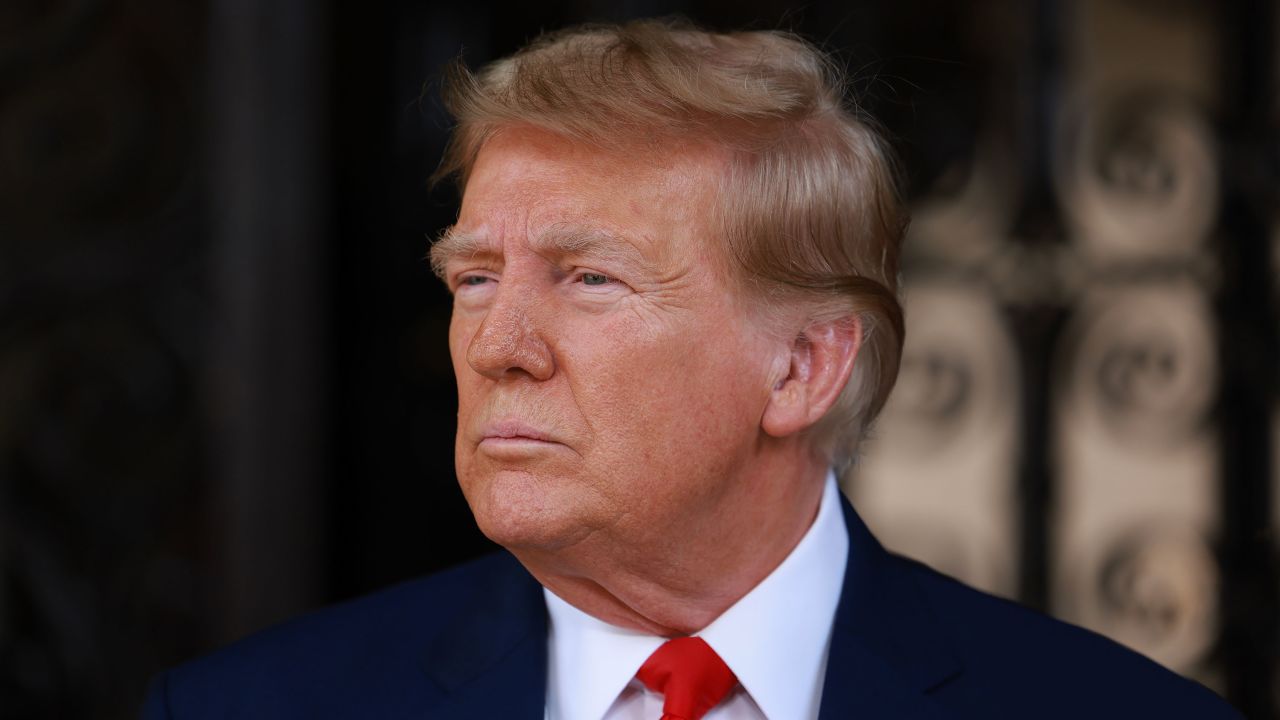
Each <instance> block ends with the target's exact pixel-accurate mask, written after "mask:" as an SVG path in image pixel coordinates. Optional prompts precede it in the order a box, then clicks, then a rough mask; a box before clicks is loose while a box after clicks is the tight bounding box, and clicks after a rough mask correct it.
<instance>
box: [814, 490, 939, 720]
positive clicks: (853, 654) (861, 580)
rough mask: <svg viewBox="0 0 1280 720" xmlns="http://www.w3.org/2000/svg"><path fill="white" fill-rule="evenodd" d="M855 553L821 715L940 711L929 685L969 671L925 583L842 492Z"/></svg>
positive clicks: (833, 718) (826, 718)
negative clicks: (949, 643)
mask: <svg viewBox="0 0 1280 720" xmlns="http://www.w3.org/2000/svg"><path fill="white" fill-rule="evenodd" d="M840 501H841V509H842V510H843V511H844V520H845V525H846V526H847V527H848V531H849V559H848V564H847V566H846V568H845V575H844V587H843V589H842V590H841V593H840V603H839V605H837V607H836V617H835V624H834V626H833V628H832V633H831V651H830V654H829V656H828V660H827V671H826V677H825V679H824V684H823V691H822V709H821V712H820V713H819V718H820V719H821V720H841V719H843V718H854V717H856V718H867V719H868V720H869V719H871V718H938V717H947V716H948V713H947V712H946V711H945V710H944V709H942V708H941V707H940V706H939V705H937V704H935V703H934V702H933V701H932V700H930V699H929V697H928V695H927V694H926V693H927V692H928V691H929V690H931V689H933V688H935V687H937V686H939V685H941V684H942V683H944V682H946V681H948V680H949V679H951V678H953V677H955V676H956V675H958V674H959V673H960V672H961V667H960V663H959V661H958V660H957V659H956V658H955V657H954V656H953V655H952V654H951V653H950V652H949V651H948V649H947V648H946V645H945V642H944V640H943V637H944V636H943V635H942V633H941V632H940V630H939V629H938V628H937V621H936V619H935V618H934V616H933V613H932V611H931V610H930V609H929V607H928V605H927V603H926V600H925V598H924V597H923V596H922V595H921V591H920V590H919V589H918V588H917V586H916V585H915V582H914V581H913V580H912V578H911V577H910V576H909V575H908V574H907V572H906V571H905V569H904V568H905V566H903V565H901V564H898V563H897V562H895V561H894V559H893V558H891V557H890V556H889V554H888V553H887V552H886V551H885V550H884V548H882V547H881V546H880V543H879V542H878V541H877V540H876V539H875V537H874V536H872V535H871V532H870V531H869V530H868V529H867V527H866V525H865V524H863V522H862V519H861V518H859V517H858V515H857V513H855V512H854V511H853V507H852V506H850V505H849V502H848V501H847V500H845V498H844V496H843V495H841V497H840Z"/></svg>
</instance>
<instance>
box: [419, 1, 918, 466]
mask: <svg viewBox="0 0 1280 720" xmlns="http://www.w3.org/2000/svg"><path fill="white" fill-rule="evenodd" d="M845 93H846V82H845V78H844V75H843V73H842V72H841V71H840V69H839V68H838V67H837V66H836V65H835V64H834V63H833V62H832V61H831V59H830V58H828V57H827V56H826V55H825V54H824V53H823V52H822V51H820V50H818V49H817V48H816V47H814V46H813V45H811V44H809V43H808V42H806V41H804V40H803V39H801V38H799V37H797V36H796V35H793V34H790V33H786V32H779V31H767V32H734V33H724V34H721V33H711V32H705V31H702V30H700V29H697V28H696V27H693V26H692V25H689V24H688V23H685V22H683V21H667V20H663V21H657V20H642V21H634V22H629V23H626V24H623V25H586V26H579V27H574V28H570V29H567V30H562V31H559V32H554V33H550V34H546V35H543V36H542V37H540V38H538V39H537V40H535V41H534V42H532V43H531V44H529V45H528V46H527V47H525V48H524V49H522V50H520V51H519V52H517V53H516V54H515V55H513V56H511V57H508V58H505V59H502V60H498V61H496V62H494V63H492V64H490V65H488V66H487V67H485V68H484V69H482V70H481V71H480V72H479V73H472V72H470V71H469V70H468V69H467V68H466V66H465V65H464V64H463V63H462V62H461V60H459V61H457V62H455V63H454V64H453V66H452V67H451V68H450V71H449V73H448V74H447V77H446V81H445V87H444V98H445V104H446V107H447V108H448V109H449V111H450V112H451V113H452V114H453V116H454V117H455V118H456V120H457V126H456V128H455V130H454V132H453V135H452V137H451V138H450V142H449V145H448V148H447V150H446V151H445V155H444V159H443V160H442V162H441V165H440V168H439V170H437V172H436V174H435V178H434V179H435V180H439V179H441V178H444V177H449V176H455V177H456V178H457V180H458V182H459V187H460V188H465V186H466V182H467V178H468V176H469V173H470V171H471V168H472V166H473V164H474V163H475V160H476V156H477V154H478V153H479V151H480V148H481V147H482V146H483V145H484V143H485V141H486V140H487V139H488V138H490V137H492V135H493V134H494V133H495V132H497V131H499V130H500V129H502V128H503V127H511V126H516V125H522V126H532V127H536V128H540V129H543V130H546V131H549V132H552V133H556V134H559V135H562V136H565V137H568V138H572V139H575V140H577V141H581V142H584V143H590V144H592V145H595V146H598V147H600V148H601V149H605V150H608V149H620V148H622V147H624V146H625V145H626V143H630V144H631V145H632V146H634V144H635V143H636V142H637V141H642V142H658V143H660V142H662V141H663V139H668V140H673V141H674V140H677V139H689V138H702V139H706V140H709V141H712V142H715V143H719V144H720V145H722V146H723V147H725V148H727V149H728V150H730V152H731V160H730V163H729V169H728V171H727V172H726V173H725V175H724V177H723V180H722V187H721V188H720V190H719V202H718V203H717V206H718V207H717V212H718V214H719V217H718V218H716V220H717V224H718V227H719V229H720V233H721V235H722V237H720V238H719V241H720V242H722V243H723V246H724V250H725V253H726V259H728V260H730V264H731V266H732V267H734V268H735V275H736V276H737V278H738V279H739V280H741V281H742V285H743V287H745V288H747V289H748V291H749V292H750V293H751V294H752V295H754V296H755V297H756V298H757V299H759V300H761V301H762V304H761V307H764V308H790V309H796V308H799V309H803V310H804V312H805V315H806V317H807V318H808V320H809V321H810V322H820V321H832V320H836V321H838V320H839V319H841V318H852V317H857V318H858V319H859V320H860V322H861V327H862V338H861V340H862V346H861V350H860V351H859V354H858V357H857V361H856V362H855V365H854V370H853V374H852V376H851V378H850V380H849V383H848V385H847V386H846V387H845V389H844V391H843V393H842V394H841V396H840V398H839V400H838V401H837V403H836V404H835V406H834V407H833V408H832V409H831V410H830V412H828V413H827V415H826V417H824V418H823V420H822V421H821V422H820V423H819V424H818V426H816V427H815V428H814V429H813V431H812V432H813V435H814V437H815V440H816V442H817V443H818V446H819V447H820V448H821V449H822V450H823V451H825V452H827V453H829V455H830V456H831V458H832V460H834V461H836V462H837V463H840V464H844V463H845V462H848V461H849V460H851V459H852V458H853V456H854V452H855V451H856V448H857V444H858V441H859V440H860V439H861V438H862V436H863V434H864V433H865V432H866V430H867V428H868V427H869V425H870V423H871V421H872V420H873V419H874V418H875V416H876V414H877V413H878V412H879V411H880V408H881V407H882V406H883V405H884V402H885V399H886V398H887V397H888V395H889V390H890V389H891V388H892V387H893V383H894V380H895V379H896V377H897V374H898V364H899V360H900V357H901V353H902V340H903V321H902V309H901V306H900V305H899V303H898V299H897V288H898V255H899V247H900V245H901V241H902V236H903V234H904V232H905V230H906V223H907V214H906V211H905V207H904V205H903V202H902V198H901V195H900V192H899V189H898V183H897V176H898V175H897V172H896V167H895V165H894V162H893V157H892V154H891V153H890V151H889V149H888V147H887V145H886V143H885V142H884V141H883V139H882V138H881V136H880V135H879V134H878V133H877V132H876V130H875V129H874V128H873V126H872V124H871V122H870V121H869V120H867V119H865V118H860V117H859V113H858V112H857V111H856V110H854V109H852V108H851V107H849V106H847V105H846V104H845ZM795 330H800V329H795Z"/></svg>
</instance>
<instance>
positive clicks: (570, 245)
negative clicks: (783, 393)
mask: <svg viewBox="0 0 1280 720" xmlns="http://www.w3.org/2000/svg"><path fill="white" fill-rule="evenodd" d="M724 161H725V160H724V157H723V156H722V155H718V154H717V153H715V152H714V151H712V150H709V149H705V148H703V149H698V148H693V149H690V148H684V149H682V150H680V151H678V152H669V153H657V154H655V151H654V150H652V149H647V150H643V151H641V150H639V149H638V150H637V152H635V153H633V154H629V155H623V154H604V153H602V152H600V151H598V150H593V149H591V148H588V147H584V146H582V145H579V144H575V143H573V142H570V141H567V140H564V139H562V138H559V137H556V136H553V135H550V134H548V133H544V132H541V131H536V130H532V129H509V130H506V131H504V132H502V133H500V134H498V135H497V136H495V137H494V138H493V139H491V140H490V141H489V142H488V143H487V144H486V145H485V146H484V148H483V149H482V150H481V152H480V154H479V157H478V159H477V161H476V164H475V166H474V168H473V170H472V174H471V177H470V179H469V182H468V184H467V187H466V191H465V193H464V197H463V202H462V210H461V213H460V216H459V219H458V223H457V225H456V226H455V228H454V229H453V231H451V234H450V239H446V240H445V241H443V243H442V245H441V246H438V249H437V253H439V254H440V255H441V256H442V257H444V258H445V259H446V260H447V262H446V265H445V279H446V282H447V283H448V285H449V288H450V289H451V290H452V291H453V293H454V307H453V321H452V324H451V326H450V331H449V348H450V352H451V354H452V358H453V367H454V372H455V373H456V375H457V379H458V397H459V401H458V436H457V448H456V462H457V471H458V479H459V482H460V483H461V486H462V490H463V493H464V494H465V495H466V497H467V501H468V502H469V503H470V505H471V508H472V510H473V511H474V513H475V516H476V520H477V521H478V523H479V525H480V527H481V529H482V530H483V531H484V532H485V534H487V535H488V536H489V537H490V538H492V539H493V540H495V541H496V542H498V543H500V544H502V545H505V546H507V547H509V548H512V549H513V550H519V549H528V550H539V551H551V552H556V551H560V550H563V549H564V548H566V547H569V546H572V545H575V544H578V543H583V542H588V543H589V544H596V543H607V544H608V545H605V547H611V546H614V545H616V546H618V547H620V548H627V547H636V548H647V549H648V550H652V549H653V548H654V547H655V544H656V546H657V547H661V546H662V545H663V544H667V545H671V546H678V545H677V544H678V543H679V533H681V532H686V533H687V532H691V531H696V530H697V527H698V524H699V523H702V522H704V521H707V520H709V519H711V518H715V517H716V515H717V513H719V512H732V511H733V506H734V503H735V502H739V501H740V499H739V498H737V497H736V496H735V495H734V487H733V480H734V477H735V475H736V474H737V472H738V471H739V469H740V468H742V467H743V465H744V463H745V462H746V460H747V459H748V458H750V456H751V454H752V452H753V450H754V448H755V447H756V444H757V443H758V442H759V441H760V435H761V431H760V418H761V414H762V412H763V410H764V407H765V404H766V401H767V400H768V395H769V390H770V378H771V377H775V376H776V372H777V367H778V362H779V360H778V357H777V352H776V349H775V343H771V342H770V341H769V340H768V339H767V338H766V337H765V335H764V334H763V333H762V332H760V331H759V330H758V323H757V321H756V320H755V317H754V316H753V315H752V313H751V312H750V309H749V307H748V306H747V304H746V302H745V301H744V300H743V299H741V298H740V297H739V294H738V291H737V290H736V288H735V287H734V286H733V284H732V283H731V281H730V280H729V278H728V276H727V274H726V271H725V269H724V268H725V263H724V261H723V259H722V257H721V255H720V254H719V253H718V251H717V250H716V249H715V247H714V245H713V243H715V242H717V239H716V237H715V236H714V234H713V230H712V227H711V223H710V221H709V218H710V216H711V213H710V210H711V208H712V203H713V202H714V199H715V188H716V186H717V179H718V177H719V174H720V173H721V172H722V171H723V167H724V164H723V163H724ZM784 362H785V359H784ZM784 367H785V365H784ZM596 546H598V545H596Z"/></svg>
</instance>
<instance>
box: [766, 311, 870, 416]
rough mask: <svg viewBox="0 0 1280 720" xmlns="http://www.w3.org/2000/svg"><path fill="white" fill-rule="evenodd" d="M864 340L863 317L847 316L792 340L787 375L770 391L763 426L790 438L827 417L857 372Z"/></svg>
mask: <svg viewBox="0 0 1280 720" xmlns="http://www.w3.org/2000/svg"><path fill="white" fill-rule="evenodd" d="M861 344H862V322H861V320H859V318H858V317H857V316H853V315H851V316H847V317H843V318H840V319H838V320H833V321H829V322H821V323H814V324H812V325H809V326H808V327H806V328H805V329H804V330H803V331H802V332H801V333H800V334H799V335H797V336H796V337H795V339H793V340H792V341H791V365H790V368H789V369H788V372H787V376H786V377H784V378H783V379H782V380H781V381H779V382H778V384H777V385H776V386H775V387H774V389H773V391H772V392H771V393H770V395H769V402H768V404H767V405H766V406H765V410H764V415H763V417H762V419H761V427H762V428H763V429H764V431H765V432H766V433H768V434H770V435H772V436H774V437H786V436H789V435H794V434H796V433H800V432H803V431H804V430H807V429H809V428H810V427H813V425H815V424H816V423H817V422H818V421H819V420H821V419H822V417H823V416H824V415H826V414H827V411H828V410H830V409H831V406H832V405H834V404H835V402H836V399H837V398H839V397H840V393H841V391H843V390H844V386H845V385H846V384H847V383H848V382H849V375H850V374H851V373H852V372H853V363H854V360H855V359H856V358H857V355H858V349H859V348H860V346H861Z"/></svg>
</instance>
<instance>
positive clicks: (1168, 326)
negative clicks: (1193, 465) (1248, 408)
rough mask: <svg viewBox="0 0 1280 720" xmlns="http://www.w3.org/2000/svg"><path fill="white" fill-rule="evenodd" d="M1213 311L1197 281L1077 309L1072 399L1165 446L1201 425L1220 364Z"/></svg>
mask: <svg viewBox="0 0 1280 720" xmlns="http://www.w3.org/2000/svg"><path fill="white" fill-rule="evenodd" d="M1211 328H1212V325H1211V324H1210V319H1209V314H1208V309H1207V308H1206V307H1205V303H1204V299H1203V297H1202V295H1201V294H1200V293H1199V291H1197V290H1196V289H1195V288H1194V287H1192V286H1189V285H1188V286H1171V287H1163V288H1159V287H1148V288H1142V287H1136V288H1128V289H1124V290H1116V291H1115V292H1112V293H1106V294H1105V296H1101V295H1100V296H1097V297H1094V298H1093V302H1086V303H1085V304H1084V305H1083V306H1082V307H1081V309H1080V315H1079V317H1078V318H1077V320H1076V324H1075V327H1074V328H1073V330H1072V332H1071V333H1070V334H1069V336H1068V337H1069V338H1070V339H1069V340H1068V347H1069V348H1070V351H1069V353H1068V357H1069V358H1070V362H1071V366H1072V372H1071V382H1070V385H1069V389H1068V392H1069V393H1070V395H1069V398H1068V401H1069V402H1070V403H1072V404H1073V405H1075V406H1076V407H1078V408H1080V409H1082V410H1084V411H1085V412H1087V413H1089V414H1091V415H1092V416H1094V417H1096V418H1098V419H1100V420H1101V421H1102V422H1103V423H1105V424H1106V425H1107V426H1108V427H1109V428H1110V429H1111V430H1112V431H1113V432H1114V433H1116V435H1117V437H1120V438H1123V439H1125V440H1130V441H1138V442H1140V443H1141V445H1142V446H1145V447H1153V446H1154V447H1168V446H1170V445H1173V444H1176V443H1178V442H1180V441H1182V440H1183V439H1185V438H1186V437H1188V436H1189V435H1191V434H1193V433H1197V432H1199V431H1200V430H1201V429H1202V428H1203V424H1204V421H1205V416H1206V413H1207V412H1208V409H1209V405H1210V403H1211V402H1212V400H1213V395H1214V388H1215V386H1216V378H1217V374H1216V373H1217V367H1216V360H1215V357H1216V356H1215V349H1214V348H1215V345H1214V338H1213V333H1212V329H1211Z"/></svg>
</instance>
